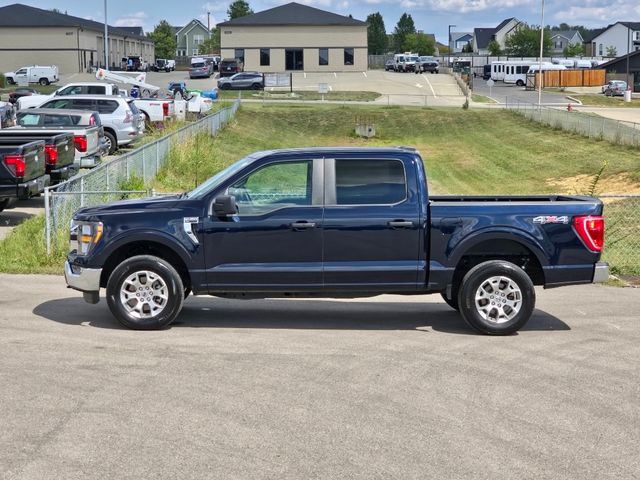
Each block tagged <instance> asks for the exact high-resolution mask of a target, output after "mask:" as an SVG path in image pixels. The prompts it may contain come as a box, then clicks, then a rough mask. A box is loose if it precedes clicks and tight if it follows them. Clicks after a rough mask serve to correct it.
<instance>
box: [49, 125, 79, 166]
mask: <svg viewBox="0 0 640 480" xmlns="http://www.w3.org/2000/svg"><path fill="white" fill-rule="evenodd" d="M55 147H56V151H57V152H58V159H57V161H56V164H55V166H54V167H53V168H62V167H66V166H68V165H71V164H73V161H74V159H75V156H76V152H75V144H74V141H73V134H71V133H65V134H62V135H57V136H56V137H55Z"/></svg>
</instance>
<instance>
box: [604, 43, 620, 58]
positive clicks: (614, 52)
mask: <svg viewBox="0 0 640 480" xmlns="http://www.w3.org/2000/svg"><path fill="white" fill-rule="evenodd" d="M606 54H607V57H617V56H618V49H617V48H616V47H614V46H613V45H609V46H608V47H607V48H606Z"/></svg>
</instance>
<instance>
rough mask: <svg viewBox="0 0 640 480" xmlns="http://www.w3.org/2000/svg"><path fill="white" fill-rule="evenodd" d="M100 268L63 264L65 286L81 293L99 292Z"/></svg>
mask: <svg viewBox="0 0 640 480" xmlns="http://www.w3.org/2000/svg"><path fill="white" fill-rule="evenodd" d="M101 275H102V269H101V268H84V267H79V266H77V265H72V264H71V263H70V262H69V260H67V261H65V262H64V279H65V280H66V282H67V285H68V286H69V287H71V288H73V289H74V290H79V291H81V292H96V293H97V292H99V291H100V276H101Z"/></svg>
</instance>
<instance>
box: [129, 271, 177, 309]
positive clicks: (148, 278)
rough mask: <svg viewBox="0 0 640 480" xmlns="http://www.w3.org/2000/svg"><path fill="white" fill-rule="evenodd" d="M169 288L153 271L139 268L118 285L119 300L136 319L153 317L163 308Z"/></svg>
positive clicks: (167, 297) (165, 304)
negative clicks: (139, 269)
mask: <svg viewBox="0 0 640 480" xmlns="http://www.w3.org/2000/svg"><path fill="white" fill-rule="evenodd" d="M168 299H169V289H168V288H167V284H166V282H165V281H164V279H163V278H162V277H161V276H160V275H158V274H157V273H155V272H150V271H148V270H141V271H138V272H134V273H132V274H131V275H129V276H128V277H127V278H126V279H125V281H124V282H122V286H121V287H120V302H121V303H122V306H123V307H124V308H125V310H126V311H127V313H128V314H129V315H131V316H132V317H134V318H136V319H143V318H153V317H155V316H157V315H159V314H160V313H162V311H163V310H164V309H165V307H166V306H167V301H168Z"/></svg>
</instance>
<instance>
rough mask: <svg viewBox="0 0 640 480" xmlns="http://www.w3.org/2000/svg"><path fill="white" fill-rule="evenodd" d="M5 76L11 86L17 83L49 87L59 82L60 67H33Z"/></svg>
mask: <svg viewBox="0 0 640 480" xmlns="http://www.w3.org/2000/svg"><path fill="white" fill-rule="evenodd" d="M4 76H5V78H6V79H7V83H8V84H9V85H14V84H16V83H39V84H40V85H49V84H50V83H55V82H57V81H58V67H56V66H55V65H49V66H42V65H33V66H31V67H22V68H20V69H18V70H16V71H15V72H6V73H5V74H4Z"/></svg>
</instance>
